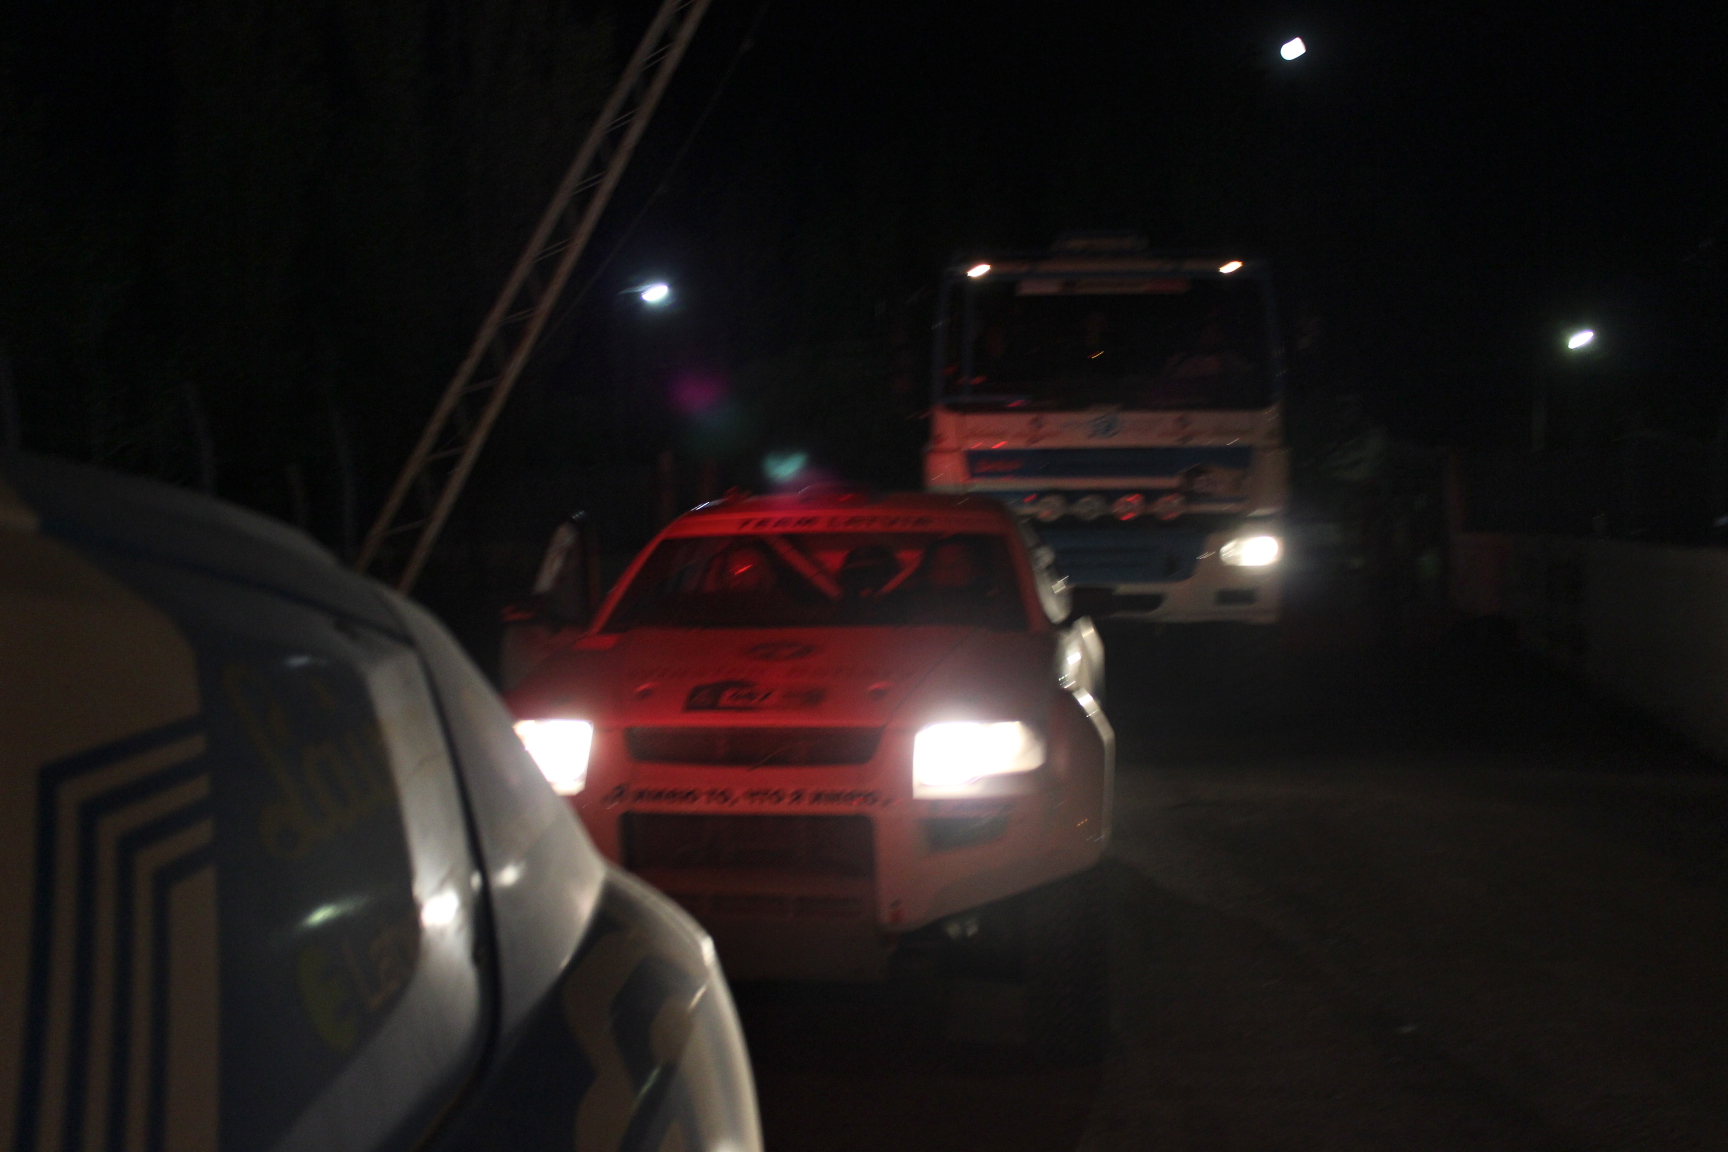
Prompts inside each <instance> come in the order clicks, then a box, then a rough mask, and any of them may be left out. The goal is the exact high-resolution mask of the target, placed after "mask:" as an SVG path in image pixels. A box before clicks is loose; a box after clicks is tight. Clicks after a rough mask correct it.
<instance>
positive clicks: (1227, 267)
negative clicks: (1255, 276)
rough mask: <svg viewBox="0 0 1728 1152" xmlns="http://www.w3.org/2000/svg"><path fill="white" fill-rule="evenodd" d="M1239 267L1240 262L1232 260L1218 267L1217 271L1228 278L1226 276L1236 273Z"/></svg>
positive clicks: (1240, 265)
mask: <svg viewBox="0 0 1728 1152" xmlns="http://www.w3.org/2000/svg"><path fill="white" fill-rule="evenodd" d="M1241 267H1242V261H1240V260H1232V261H1230V262H1229V263H1227V264H1224V265H1221V266H1220V267H1219V269H1218V271H1220V272H1222V273H1224V275H1226V276H1228V275H1230V273H1232V272H1235V271H1237V270H1238V269H1240V268H1241Z"/></svg>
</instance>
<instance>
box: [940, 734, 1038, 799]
mask: <svg viewBox="0 0 1728 1152" xmlns="http://www.w3.org/2000/svg"><path fill="white" fill-rule="evenodd" d="M1043 763H1044V738H1043V737H1042V736H1040V735H1039V734H1038V732H1037V730H1036V729H1034V728H1033V727H1032V726H1031V725H1030V724H1022V723H1021V722H1020V721H1018V720H1005V721H998V722H994V723H980V722H977V721H971V720H949V721H944V722H942V723H939V724H929V725H926V726H925V727H924V728H921V729H919V731H918V735H917V736H916V737H914V738H913V741H912V782H913V785H914V790H915V791H921V790H930V791H937V792H947V791H956V790H959V791H964V790H965V789H968V788H971V787H972V786H973V785H975V784H977V783H978V781H980V780H982V779H983V778H984V777H986V776H1002V775H1007V774H1009V773H1013V772H1030V771H1032V770H1033V769H1034V768H1038V767H1041V766H1042V765H1043Z"/></svg>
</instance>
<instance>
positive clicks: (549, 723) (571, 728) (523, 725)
mask: <svg viewBox="0 0 1728 1152" xmlns="http://www.w3.org/2000/svg"><path fill="white" fill-rule="evenodd" d="M516 736H517V738H518V739H520V740H521V741H522V746H523V747H524V748H526V749H528V755H530V756H532V757H534V763H536V764H538V765H539V766H540V774H541V775H542V776H544V777H546V783H548V784H550V785H552V791H554V792H556V793H558V795H560V796H574V795H576V793H578V792H580V791H582V786H583V785H584V784H586V783H587V782H588V753H589V752H590V751H591V750H592V749H593V747H594V725H592V724H590V723H589V722H588V721H586V720H518V721H516Z"/></svg>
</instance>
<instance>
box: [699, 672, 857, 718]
mask: <svg viewBox="0 0 1728 1152" xmlns="http://www.w3.org/2000/svg"><path fill="white" fill-rule="evenodd" d="M827 694H828V693H827V689H825V688H820V687H812V686H810V685H807V684H758V683H756V682H755V681H754V680H716V681H715V682H714V683H712V684H698V685H696V687H694V688H692V689H690V694H689V695H688V696H686V697H685V698H684V711H686V712H757V711H762V710H765V709H793V710H795V709H805V708H815V707H818V706H820V705H821V703H822V700H823V698H824V697H826V696H827Z"/></svg>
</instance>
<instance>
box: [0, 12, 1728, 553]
mask: <svg viewBox="0 0 1728 1152" xmlns="http://www.w3.org/2000/svg"><path fill="white" fill-rule="evenodd" d="M652 7H653V6H652V5H650V4H647V3H635V2H632V3H625V4H618V5H610V4H602V3H595V2H592V0H508V2H506V0H475V2H473V3H469V4H462V5H421V4H412V3H408V2H407V0H378V2H377V3H374V4H368V5H343V4H337V3H316V2H308V3H306V4H303V5H294V6H288V7H286V8H277V7H271V6H265V5H261V4H255V3H233V4H225V5H201V4H197V3H191V2H184V3H173V4H170V3H155V4H144V5H138V6H134V7H132V8H130V9H127V10H124V11H110V10H108V9H107V8H105V7H102V6H96V5H82V6H81V5H72V6H70V7H65V6H62V7H49V6H45V5H40V4H31V5H15V6H12V7H11V9H10V10H9V13H8V15H7V16H6V17H5V18H4V22H3V23H0V209H3V211H0V233H3V234H0V342H3V343H4V348H5V351H6V357H7V360H8V363H9V364H10V366H11V374H12V379H13V381H14V391H15V392H16V395H17V397H18V408H19V411H20V415H21V424H22V437H21V438H22V440H23V442H24V443H25V445H26V446H28V447H34V448H37V449H40V450H46V451H55V452H61V453H64V454H67V455H71V456H74V457H77V458H82V459H91V460H95V461H97V462H100V463H104V464H107V465H109V466H113V467H120V468H126V469H129V470H133V471H138V472H143V473H145V474H150V475H157V476H161V477H163V478H165V479H169V480H171V481H174V482H177V483H189V484H198V483H202V482H203V481H205V480H208V481H210V486H211V487H212V488H213V489H214V490H215V491H216V492H218V493H219V494H221V495H224V496H228V497H229V498H232V499H236V500H239V501H241V502H243V503H247V504H250V505H252V506H255V507H259V508H261V509H263V510H265V511H268V512H271V513H272V514H275V515H278V516H285V517H288V518H290V519H293V520H296V521H298V522H300V523H302V524H304V525H306V526H307V527H308V528H309V529H310V530H312V531H313V532H314V533H315V534H317V535H319V536H320V537H321V538H323V539H324V540H326V541H327V542H329V543H331V544H332V545H334V546H336V547H338V548H350V547H352V544H353V541H354V537H355V535H356V533H357V532H359V531H362V530H363V528H364V524H365V522H366V521H367V520H368V519H369V518H370V516H371V515H372V512H373V510H374V509H375V507H376V506H377V502H378V499H379V498H380V496H381V495H382V490H383V488H384V486H385V485H386V484H387V483H388V482H389V479H390V477H391V476H392V475H393V474H394V472H395V470H396V469H397V468H398V467H399V466H400V462H401V461H402V459H403V458H404V456H405V454H406V450H407V447H408V445H409V444H410V443H411V442H412V438H413V436H414V435H415V433H416V432H417V431H418V427H419V425H420V423H421V421H422V420H423V419H424V415H425V413H427V412H428V411H429V410H430V407H431V405H432V402H433V400H434V398H435V397H436V396H437V394H438V392H439V391H440V390H441V389H442V387H443V385H444V383H445V381H446V380H447V379H448V374H449V372H450V371H451V369H452V367H453V366H454V364H455V362H456V361H457V359H458V358H459V357H460V355H461V353H462V351H463V349H464V348H465V347H466V344H467V341H468V339H469V337H470V333H471V332H472V331H473V326H474V323H475V321H476V320H477V318H478V316H479V315H480V314H481V313H482V312H483V311H484V309H485V308H486V306H487V305H488V304H489V303H490V299H491V296H492V294H493V293H494V292H495V291H496V287H497V285H498V284H499V282H500V281H501V279H502V276H503V273H504V270H505V269H506V268H507V267H508V266H509V263H510V262H511V260H512V258H513V257H514V254H515V252H516V250H517V248H518V247H519V245H520V243H521V241H522V238H523V237H524V236H525V235H526V233H527V231H528V230H529V228H530V227H531V225H532V222H533V220H534V218H535V216H536V214H537V213H538V211H539V208H540V205H541V204H542V203H543V202H544V197H545V195H546V193H547V191H548V190H549V188H550V187H551V185H552V184H553V182H554V181H555V180H556V179H557V177H558V175H559V174H560V173H561V171H562V169H563V167H564V166H565V165H566V164H567V163H568V161H569V157H570V156H571V155H573V154H574V151H575V147H576V144H577V143H578V142H579V141H580V139H581V137H582V135H583V133H584V131H585V130H586V128H587V126H588V122H589V120H590V118H591V117H592V115H593V110H594V108H595V107H596V105H597V102H598V100H599V99H600V97H601V96H602V95H603V93H604V92H605V90H606V88H607V87H608V86H609V84H610V82H611V77H612V75H613V74H614V73H615V69H616V68H617V66H618V62H619V61H620V60H621V59H622V57H623V56H624V55H625V54H626V53H627V52H628V50H629V48H630V47H631V45H633V43H634V40H635V38H636V36H637V34H638V31H639V29H640V27H641V25H642V24H643V22H644V21H645V20H646V18H647V16H648V14H649V13H650V12H651V11H652ZM752 27H755V28H756V33H755V36H754V39H753V41H752V44H751V47H750V48H749V50H747V51H742V52H741V51H740V49H741V45H742V44H743V42H744V40H745V38H746V35H747V33H748V31H749V29H751V28H752ZM1293 35H1300V36H1302V37H1303V38H1304V40H1305V41H1306V43H1307V45H1308V48H1309V51H1308V53H1307V55H1306V56H1304V57H1302V58H1301V59H1299V60H1296V61H1294V62H1289V63H1286V62H1284V61H1281V60H1280V59H1279V58H1278V55H1277V49H1278V46H1279V44H1281V43H1282V42H1283V41H1284V40H1286V39H1288V38H1289V37H1290V36H1293ZM1723 47H1724V41H1723V37H1722V35H1721V34H1720V32H1719V31H1718V29H1716V28H1715V27H1714V26H1712V25H1710V24H1707V23H1705V22H1704V15H1703V13H1702V12H1700V13H1699V14H1698V16H1697V17H1696V21H1695V22H1692V23H1688V22H1687V21H1686V20H1685V19H1683V18H1680V17H1675V16H1670V15H1664V16H1662V17H1659V18H1655V17H1651V16H1648V15H1642V14H1637V13H1634V12H1632V11H1631V10H1629V9H1625V8H1613V7H1610V6H1607V5H1590V4H1578V5H1572V6H1568V7H1565V8H1560V7H1557V6H1544V7H1540V8H1538V7H1528V8H1513V9H1507V8H1505V7H1503V6H1494V7H1490V6H1481V7H1479V8H1477V9H1475V10H1470V9H1466V8H1464V7H1461V6H1450V7H1445V8H1439V7H1435V6H1423V7H1420V8H1417V7H1410V6H1390V5H1366V4H1363V5H1337V4H1335V5H1299V6H1289V7H1268V6H1263V5H1238V4H1231V3H1222V4H1219V3H1211V4H1205V5H1200V4H1173V5H1164V6H1156V7H1153V6H1139V5H1129V4H1120V3H1097V2H1094V0H1074V2H1070V3H1064V4H1061V5H1021V6H1018V7H1014V6H1005V5H1002V4H987V3H972V2H948V3H940V4H932V3H928V2H914V0H876V2H873V3H869V4H864V3H855V2H851V0H838V2H832V3H825V4H819V5H818V4H808V3H805V4H800V3H796V2H794V0H773V2H771V3H769V4H767V5H766V6H764V5H763V3H762V0H716V2H715V4H714V6H713V8H712V10H711V12H710V15H709V16H708V19H707V21H706V23H705V24H704V25H703V27H702V28H701V29H700V31H699V33H698V35H697V38H696V42H695V46H694V47H693V49H692V51H691V53H690V55H689V57H688V59H687V61H686V63H685V65H684V68H683V70H682V71H681V72H680V74H679V75H678V76H677V78H676V79H675V81H674V84H673V87H672V89H671V93H670V95H669V97H668V99H667V101H666V103H665V105H664V106H663V108H662V110H661V113H660V115H659V117H658V119H657V120H656V121H655V123H654V125H653V127H652V128H651V130H650V132H649V135H648V137H647V138H646V140H645V141H644V144H643V147H642V149H641V151H640V153H639V154H638V157H637V160H636V163H635V165H634V167H633V168H632V170H631V172H630V173H629V175H628V177H627V178H626V180H625V182H624V184H623V186H622V187H621V188H620V190H619V193H618V195H617V196H616V198H615V200H614V202H613V204H612V206H611V208H610V210H609V213H608V215H607V217H606V220H605V222H604V224H603V226H602V229H601V232H600V234H599V235H598V236H597V237H596V239H595V242H594V244H593V246H592V247H591V249H590V251H589V253H588V255H587V257H586V258H585V260H584V263H583V266H582V267H581V269H580V270H579V271H578V273H577V277H576V284H577V286H581V285H583V284H586V283H588V282H589V281H592V287H591V288H590V289H589V290H588V291H586V292H585V293H581V294H580V295H579V298H578V296H577V294H575V293H573V294H572V298H571V299H570V300H569V301H567V303H566V306H565V308H564V310H563V313H562V315H561V318H560V321H559V323H558V325H557V326H556V329H555V331H554V334H553V338H552V339H550V340H549V341H548V342H547V344H546V345H545V347H544V348H543V349H542V352H541V354H540V355H539V357H538V358H537V360H536V362H535V365H534V368H533V369H532V371H531V372H530V373H529V375H528V377H527V378H526V379H525V381H524V383H523V386H522V388H521V390H520V393H519V395H518V397H517V399H516V400H515V401H514V402H513V407H512V410H511V411H510V412H509V413H507V414H506V418H505V420H504V422H503V423H502V424H501V426H500V428H499V431H498V434H497V443H496V444H495V445H494V446H493V449H492V451H491V452H490V453H489V455H488V457H487V459H486V461H485V462H484V463H483V465H482V468H481V469H480V471H479V473H478V474H477V476H476V479H475V487H474V490H473V493H472V495H471V498H470V499H469V500H467V501H466V502H465V503H466V504H467V505H468V506H469V509H468V511H466V512H465V513H464V515H465V516H467V517H469V519H468V520H462V519H461V518H459V520H458V522H457V523H456V524H455V525H453V531H456V532H457V533H459V534H460V533H461V532H464V531H481V530H482V528H481V527H476V525H480V526H482V527H483V526H485V525H489V524H498V523H502V520H500V517H501V516H502V518H503V520H510V519H512V516H514V513H513V514H512V515H511V516H505V515H503V513H501V512H500V511H499V510H500V509H505V510H515V511H516V512H519V513H520V515H519V516H514V519H515V520H516V521H517V523H515V524H514V525H513V526H512V527H510V528H509V531H512V532H514V531H518V530H519V531H520V532H522V533H526V534H528V535H532V536H539V535H540V534H541V532H542V528H543V523H544V521H545V520H546V518H547V517H548V516H552V515H555V513H556V510H557V509H558V508H561V507H566V506H568V505H570V504H572V503H586V504H588V505H598V504H603V505H606V506H607V507H610V508H614V509H616V510H618V511H617V519H618V521H619V522H620V523H627V522H631V519H632V518H633V517H634V518H636V519H641V518H642V516H643V515H645V513H644V512H643V509H642V508H641V506H640V505H641V499H642V498H641V495H640V494H641V492H642V491H645V485H646V484H647V483H648V481H647V480H646V476H647V474H648V473H649V472H650V471H652V469H653V468H654V463H653V462H654V460H655V459H656V457H657V455H658V454H659V453H660V452H661V451H662V450H665V449H671V450H672V451H674V453H675V454H676V456H677V459H678V461H679V464H678V468H679V469H680V472H679V475H680V481H679V483H680V485H681V486H682V490H681V493H680V499H683V498H687V497H689V496H690V495H692V494H693V493H694V492H695V486H696V481H695V480H694V479H693V478H692V477H693V476H694V475H695V474H696V472H697V471H698V469H699V461H701V460H704V459H710V460H713V461H714V465H713V472H714V478H715V479H716V480H717V481H718V482H722V483H727V482H737V483H756V482H758V481H759V480H760V463H761V460H762V458H763V456H764V455H765V454H766V453H768V452H770V451H775V450H794V449H795V450H800V451H807V452H809V453H810V454H811V457H812V459H813V461H815V462H816V464H817V465H818V466H819V467H820V468H821V469H824V470H825V471H826V472H827V473H828V474H832V475H836V476H847V477H851V478H855V479H865V480H874V481H876V482H879V483H888V484H911V483H915V482H916V478H917V473H916V465H917V448H918V444H919V443H920V441H921V438H922V435H923V432H922V426H921V424H920V422H919V417H920V413H921V408H922V397H923V396H924V395H925V394H926V390H927V387H928V380H927V369H926V365H927V362H928V339H927V333H928V330H929V324H930V321H931V318H932V316H931V298H930V291H929V290H930V287H931V285H932V284H933V282H934V280H935V277H936V275H937V272H938V270H939V269H940V268H941V266H942V265H943V263H944V262H945V261H946V260H947V259H949V258H950V257H951V256H953V255H955V254H957V253H960V252H966V251H981V250H986V249H990V248H1001V247H1014V248H1027V247H1033V248H1036V247H1042V246H1044V245H1046V244H1048V243H1049V242H1050V241H1051V240H1052V239H1053V238H1054V237H1055V236H1056V235H1057V234H1059V233H1061V232H1063V231H1065V230H1070V229H1089V230H1090V229H1129V230H1134V231H1138V232H1141V233H1143V234H1145V235H1146V236H1147V237H1148V238H1149V239H1150V240H1151V242H1152V243H1153V244H1154V245H1158V246H1167V247H1182V246H1198V247H1202V248H1205V249H1210V250H1228V251H1232V252H1239V253H1243V254H1257V255H1260V256H1263V257H1267V258H1269V259H1270V260H1271V261H1272V262H1273V266H1274V269H1275V271H1276V274H1277V277H1278V283H1279V287H1280V290H1281V293H1282V305H1283V313H1284V322H1285V329H1286V337H1287V339H1288V341H1289V343H1290V345H1291V351H1292V380H1293V397H1292V405H1293V407H1292V421H1293V424H1299V423H1300V421H1301V419H1302V418H1303V414H1304V413H1305V412H1306V413H1309V414H1315V413H1326V412H1336V411H1345V410H1348V411H1350V412H1352V413H1355V416H1354V417H1353V418H1354V419H1357V420H1367V421H1374V422H1377V423H1379V424H1380V425H1382V426H1383V427H1384V428H1386V429H1387V430H1388V433H1389V434H1390V435H1391V436H1393V437H1396V438H1399V439H1400V440H1402V441H1405V442H1409V443H1412V444H1419V445H1448V446H1456V447H1462V448H1466V449H1473V450H1479V451H1490V452H1491V451H1500V450H1508V451H1509V450H1514V449H1516V448H1517V447H1518V446H1519V445H1520V444H1521V443H1523V442H1524V440H1525V439H1527V437H1528V428H1529V416H1528V409H1529V403H1530V394H1531V388H1532V382H1533V381H1536V380H1547V381H1549V382H1550V383H1554V384H1555V386H1556V387H1559V388H1561V389H1562V390H1568V389H1569V390H1570V391H1571V392H1572V393H1575V394H1576V395H1577V396H1579V397H1584V396H1586V395H1588V396H1589V397H1591V399H1590V401H1589V403H1590V404H1593V405H1594V406H1595V407H1594V409H1593V411H1595V413H1596V418H1597V422H1598V424H1600V425H1602V426H1603V427H1605V428H1612V427H1615V426H1620V425H1630V424H1632V423H1637V424H1638V425H1640V426H1649V427H1656V428H1660V429H1663V430H1664V432H1665V433H1666V434H1670V435H1674V436H1679V437H1683V438H1688V439H1691V440H1694V441H1709V440H1710V439H1712V438H1713V437H1714V436H1715V435H1716V424H1717V421H1718V418H1719V413H1720V411H1721V409H1722V400H1723V394H1724V390H1725V385H1724V382H1723V378H1722V373H1721V371H1720V370H1719V368H1718V365H1719V364H1720V363H1721V361H1722V354H1723V347H1722V330H1723V322H1724V319H1725V304H1724V300H1725V296H1724V282H1723V269H1722V264H1721V259H1720V249H1719V246H1718V240H1719V237H1720V233H1721V230H1722V227H1723V220H1724V218H1725V216H1728V181H1725V180H1724V176H1725V175H1728V173H1725V171H1724V168H1725V164H1724V152H1723V148H1722V144H1721V142H1722V139H1723V127H1724V125H1723V119H1724V109H1725V108H1728V102H1725V101H1724V100H1723V96H1724V91H1723V82H1722V79H1721V76H1722V73H1723V69H1722V66H1721V59H1722V49H1723ZM728 70H730V78H729V79H727V80H726V82H725V83H724V85H722V80H723V78H724V77H726V74H727V73H728ZM705 111H706V112H707V119H706V121H705V122H704V123H703V126H702V129H701V131H700V132H699V133H695V134H693V130H694V128H695V126H696V124H697V123H698V121H699V120H700V119H701V117H702V116H703V115H704V112H705ZM675 160H677V163H676V165H674V161H675ZM648 278H660V279H665V280H666V281H667V282H668V283H670V284H672V285H673V286H674V298H673V301H672V304H671V305H670V306H668V307H666V308H664V309H661V310H659V311H657V312H655V313H654V314H652V315H649V314H647V313H646V312H645V311H644V309H643V308H642V306H641V305H640V304H639V302H637V301H636V299H635V298H634V297H631V296H627V295H623V294H622V293H623V291H624V290H625V289H627V288H629V287H631V286H632V285H634V284H638V283H641V282H643V281H644V280H646V279H648ZM1580 325H1588V326H1591V327H1593V328H1595V329H1596V330H1597V331H1598V332H1599V333H1600V338H1599V340H1598V343H1597V347H1596V350H1595V351H1594V352H1593V353H1592V354H1591V355H1590V356H1589V357H1582V358H1581V357H1571V358H1568V357H1567V356H1566V355H1565V353H1564V351H1563V348H1562V341H1563V339H1564V335H1565V333H1566V332H1567V331H1569V330H1570V329H1571V328H1572V327H1575V326H1580ZM1578 402H1579V403H1580V404H1582V403H1584V401H1582V400H1580V401H1578ZM1314 418H1315V419H1320V418H1321V417H1319V416H1316V417H1314ZM620 478H622V479H620ZM632 494H634V495H632ZM633 501H634V502H633ZM465 525H466V527H465Z"/></svg>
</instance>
